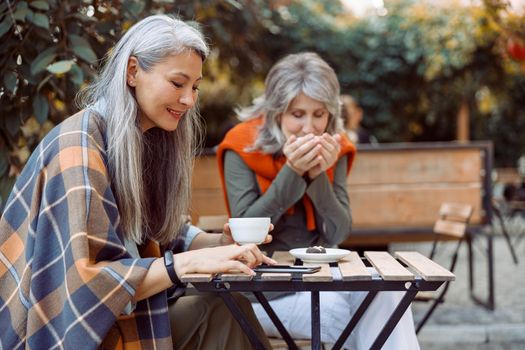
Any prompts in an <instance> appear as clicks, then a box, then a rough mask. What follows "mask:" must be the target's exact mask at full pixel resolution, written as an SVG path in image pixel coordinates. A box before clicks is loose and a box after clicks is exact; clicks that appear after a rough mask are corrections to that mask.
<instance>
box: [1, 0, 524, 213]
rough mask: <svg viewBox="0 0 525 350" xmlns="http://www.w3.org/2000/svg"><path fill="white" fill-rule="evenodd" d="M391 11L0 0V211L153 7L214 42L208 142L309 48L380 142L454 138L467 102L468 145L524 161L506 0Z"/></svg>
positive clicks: (206, 113) (328, 1) (205, 88)
mask: <svg viewBox="0 0 525 350" xmlns="http://www.w3.org/2000/svg"><path fill="white" fill-rule="evenodd" d="M385 3H386V4H387V8H386V9H387V14H386V15H385V16H369V17H365V18H355V17H353V16H352V15H350V14H347V13H345V11H344V10H343V8H342V5H341V3H340V2H339V0H324V1H319V0H301V1H300V0H275V1H262V0H229V1H220V0H199V1H190V0H180V1H176V2H169V1H164V0H156V1H154V0H148V1H138V0H125V1H116V2H107V1H105V2H97V1H92V0H71V1H57V0H28V1H3V2H0V40H1V41H0V74H1V76H2V79H0V115H1V118H0V135H1V137H0V207H1V203H3V201H4V200H5V199H6V196H7V194H8V193H9V189H10V188H11V186H12V183H13V181H14V179H15V177H16V175H17V174H18V173H19V171H20V170H21V168H22V167H23V165H24V163H25V162H26V160H27V158H28V156H29V154H30V153H31V151H32V150H33V149H34V147H35V146H36V144H37V143H38V142H39V141H40V140H41V138H42V137H43V136H44V135H45V133H46V132H47V131H49V130H50V129H51V128H52V127H53V126H54V125H55V124H57V123H58V122H60V121H61V120H63V119H64V118H65V117H67V116H69V115H71V114H73V113H74V112H75V111H76V107H75V105H74V96H75V94H76V93H77V92H78V90H79V89H80V88H81V87H82V86H84V85H85V84H86V83H87V82H89V81H91V80H92V79H93V77H94V74H95V72H96V69H97V68H98V65H99V62H100V61H101V60H102V58H103V56H104V54H105V53H106V52H107V51H108V50H109V49H110V48H111V47H112V46H113V45H114V43H115V42H116V40H117V39H118V38H120V37H121V35H122V33H123V32H125V31H126V30H127V29H128V28H129V27H130V26H131V25H132V24H133V23H135V22H136V21H137V20H139V19H141V18H143V17H145V16H147V15H149V14H152V13H173V14H177V15H179V16H180V17H182V18H183V19H185V20H195V21H197V22H199V23H200V24H201V25H202V29H203V31H204V33H205V35H206V37H207V38H208V39H209V41H210V43H211V46H212V49H213V51H212V55H211V57H210V59H209V60H208V62H207V64H206V66H205V77H206V79H205V81H204V82H203V84H202V85H201V86H202V90H201V101H200V107H201V112H202V115H203V117H204V119H205V121H206V124H207V129H208V138H207V146H213V145H215V144H216V143H217V142H219V141H220V139H221V137H222V134H223V131H224V129H225V128H226V127H227V126H228V125H229V124H231V123H233V122H234V120H235V118H234V114H235V113H234V107H235V106H238V105H245V104H247V103H249V102H250V100H251V99H252V98H253V97H255V96H257V95H258V94H260V93H261V91H262V88H263V81H264V77H265V74H266V73H267V71H268V70H269V68H270V67H271V65H272V64H273V63H274V62H275V61H276V60H277V59H279V58H280V57H282V56H284V55H285V54H288V53H293V52H299V51H305V50H310V51H315V52H318V53H319V54H320V55H321V56H322V57H323V58H325V59H326V60H327V61H328V62H329V63H330V64H331V65H332V66H333V67H334V69H335V70H336V72H337V73H338V75H339V79H340V82H341V86H342V90H343V92H344V93H350V94H352V95H355V96H356V97H357V99H358V100H359V101H360V103H361V104H362V106H363V107H364V109H365V119H364V125H365V127H367V128H368V129H370V130H371V131H372V133H373V134H375V136H376V137H378V139H379V140H380V141H381V142H390V141H432V140H436V141H437V140H453V139H454V138H455V128H456V125H455V122H456V115H457V112H458V109H459V106H460V104H461V103H467V104H468V106H469V108H470V112H471V135H472V138H474V139H492V140H493V141H494V142H495V145H496V162H497V165H506V166H513V165H514V162H515V159H517V157H518V156H519V155H520V154H522V153H525V141H523V140H524V138H523V137H522V135H523V134H524V131H525V110H524V109H523V108H522V107H521V106H523V102H524V101H525V67H524V65H523V64H521V65H520V63H519V62H515V61H512V60H510V59H509V58H508V55H507V54H506V53H505V45H502V43H503V42H505V41H506V40H507V38H508V36H509V35H512V36H513V37H515V36H520V35H521V36H522V37H523V35H525V29H524V27H523V23H525V21H524V20H523V18H519V17H517V16H515V15H509V14H508V13H507V14H505V15H502V13H503V12H505V11H506V5H505V1H499V0H485V1H484V6H483V7H462V6H459V5H450V6H440V5H439V4H437V3H438V2H432V3H433V4H437V5H431V4H429V3H427V2H420V1H414V0H391V1H388V2H385Z"/></svg>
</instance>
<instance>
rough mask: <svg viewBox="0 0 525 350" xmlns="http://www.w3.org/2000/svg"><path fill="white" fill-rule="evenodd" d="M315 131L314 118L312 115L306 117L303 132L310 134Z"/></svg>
mask: <svg viewBox="0 0 525 350" xmlns="http://www.w3.org/2000/svg"><path fill="white" fill-rule="evenodd" d="M314 131H315V130H314V119H313V118H312V117H306V120H305V121H304V124H303V133H305V134H310V133H313V132H314Z"/></svg>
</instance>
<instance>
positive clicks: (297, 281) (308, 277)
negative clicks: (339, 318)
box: [181, 252, 455, 350]
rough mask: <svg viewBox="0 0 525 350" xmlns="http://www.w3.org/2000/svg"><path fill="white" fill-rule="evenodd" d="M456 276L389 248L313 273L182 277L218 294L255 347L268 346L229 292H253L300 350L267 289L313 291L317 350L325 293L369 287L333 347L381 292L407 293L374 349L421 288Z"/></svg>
mask: <svg viewBox="0 0 525 350" xmlns="http://www.w3.org/2000/svg"><path fill="white" fill-rule="evenodd" d="M272 257H273V258H274V259H275V260H277V262H279V263H280V264H293V263H294V262H295V261H294V259H293V257H292V256H291V255H289V254H288V252H276V253H275V254H274V255H273V256H272ZM298 264H300V262H298ZM369 267H374V268H375V269H376V270H377V272H378V274H379V275H376V274H372V273H371V272H370V270H369ZM454 279H455V276H454V274H453V273H451V272H450V271H448V270H447V269H445V268H443V267H442V266H440V265H439V264H437V263H435V262H433V261H432V260H430V259H428V258H426V257H425V256H423V255H422V254H420V253H418V252H396V253H395V254H394V256H392V255H390V254H389V253H388V252H365V258H360V257H359V256H358V255H357V253H355V252H352V253H351V254H350V255H349V256H347V257H346V258H344V259H342V260H340V261H339V262H337V263H331V264H330V265H328V264H326V265H322V268H321V270H320V271H318V272H316V273H313V274H289V273H263V274H257V276H255V277H252V276H247V275H245V274H242V273H235V272H232V273H228V274H222V275H221V274H219V275H211V274H186V275H183V276H182V277H181V280H182V281H183V282H191V283H192V284H193V285H194V286H195V288H196V289H197V290H199V291H201V292H216V293H218V294H219V296H220V297H221V298H222V299H223V300H224V302H225V303H226V305H227V306H228V308H229V309H230V311H231V312H232V314H233V315H234V316H235V318H236V319H237V321H238V322H239V324H240V325H241V327H242V328H243V330H244V332H245V333H246V334H247V335H248V337H249V339H250V341H251V343H252V345H253V346H254V348H255V349H264V347H263V345H262V343H261V342H260V340H259V339H258V338H257V335H256V334H255V332H254V331H253V329H252V328H251V326H250V324H249V322H248V321H247V319H246V317H245V315H244V314H243V313H242V312H241V310H240V308H239V307H238V305H237V304H236V302H235V300H234V299H233V297H232V296H231V294H230V293H231V292H252V293H253V294H254V295H255V296H256V297H257V300H259V302H260V303H261V305H262V306H263V307H264V309H265V310H266V312H267V313H268V316H269V317H270V318H271V319H272V321H273V323H274V325H275V326H276V328H277V329H278V330H279V332H280V333H281V335H282V337H283V339H284V340H285V341H286V343H287V344H288V347H289V348H290V349H298V347H297V345H296V344H295V342H294V340H293V339H292V337H291V336H290V335H289V333H288V331H287V330H286V328H285V327H284V326H283V324H282V323H281V321H280V320H279V318H278V317H277V315H276V314H275V312H274V311H273V309H272V308H271V306H270V304H269V302H268V300H267V299H266V297H265V296H264V294H263V292H271V291H290V292H299V291H309V292H310V293H311V303H312V305H311V306H312V307H311V310H312V311H311V312H312V349H314V350H315V349H321V336H320V335H321V334H320V304H319V293H320V292H324V291H366V292H368V294H367V296H366V297H365V299H364V300H363V302H362V303H361V305H360V306H359V307H358V309H357V310H356V312H355V313H354V315H352V319H351V320H350V321H349V323H348V325H347V326H346V328H345V329H344V330H343V332H342V333H341V336H340V337H339V339H338V340H337V342H336V343H335V344H334V346H333V348H332V349H341V348H342V346H343V344H344V342H345V340H346V339H347V338H348V336H349V335H350V333H351V332H352V331H353V329H354V328H355V326H356V325H357V323H358V322H359V320H360V319H361V317H362V316H363V314H364V313H365V312H366V310H367V309H368V307H369V306H370V304H371V303H372V301H373V299H374V298H375V296H376V295H377V293H378V292H381V291H403V292H405V295H404V297H403V298H402V299H401V301H400V302H399V304H398V305H397V307H396V308H395V310H394V312H393V313H392V315H390V317H389V318H388V319H387V320H386V323H385V325H384V327H383V329H382V330H381V331H380V333H379V334H378V335H377V337H376V339H375V341H374V343H373V344H372V346H371V349H380V348H381V347H382V346H383V344H384V343H385V341H386V340H387V339H388V337H389V336H390V334H391V333H392V330H393V329H394V328H395V326H396V324H397V323H398V322H399V320H400V319H401V317H402V316H403V314H404V312H405V311H406V309H407V308H408V307H409V305H410V303H411V302H412V300H413V299H414V297H415V296H416V294H417V293H418V292H419V291H434V290H436V289H438V288H439V287H440V286H441V285H442V284H443V283H444V282H446V281H452V280H454Z"/></svg>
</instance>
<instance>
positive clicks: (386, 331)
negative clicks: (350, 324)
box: [370, 284, 419, 350]
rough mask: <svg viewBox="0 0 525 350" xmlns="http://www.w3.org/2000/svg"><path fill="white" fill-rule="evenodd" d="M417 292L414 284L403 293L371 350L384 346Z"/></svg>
mask: <svg viewBox="0 0 525 350" xmlns="http://www.w3.org/2000/svg"><path fill="white" fill-rule="evenodd" d="M418 290H419V289H418V288H417V287H415V286H414V284H412V286H411V287H410V289H409V290H408V291H407V292H406V293H405V295H404V296H403V298H402V299H401V301H400V302H399V304H398V305H397V307H396V309H395V310H394V312H393V313H392V315H390V318H389V319H388V321H387V323H386V324H385V325H384V327H383V329H382V330H381V332H380V333H379V335H378V336H377V338H376V340H375V341H374V343H373V344H372V346H371V347H370V349H371V350H375V349H377V350H379V349H381V347H382V346H383V345H384V344H385V342H386V340H387V339H388V337H389V336H390V334H391V333H392V331H393V330H394V328H395V327H396V325H397V323H398V322H399V320H400V319H401V317H403V314H404V313H405V311H406V310H407V309H408V307H409V306H410V303H411V302H412V300H414V298H415V297H416V294H417V292H418Z"/></svg>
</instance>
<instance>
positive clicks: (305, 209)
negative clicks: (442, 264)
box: [217, 52, 419, 350]
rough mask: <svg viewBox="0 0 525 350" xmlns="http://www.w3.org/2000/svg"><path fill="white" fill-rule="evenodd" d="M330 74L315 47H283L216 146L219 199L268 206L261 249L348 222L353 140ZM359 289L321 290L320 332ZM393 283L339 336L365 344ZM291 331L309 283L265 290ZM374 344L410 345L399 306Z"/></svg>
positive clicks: (339, 233) (296, 244) (323, 237)
mask: <svg viewBox="0 0 525 350" xmlns="http://www.w3.org/2000/svg"><path fill="white" fill-rule="evenodd" d="M339 90H340V88H339V82H338V80H337V76H336V74H335V72H334V70H333V69H332V68H331V67H330V66H329V65H328V64H327V63H326V62H325V61H324V60H323V59H322V58H321V57H319V55H317V54H315V53H309V52H306V53H299V54H292V55H288V56H286V57H284V58H282V59H281V60H280V61H278V62H277V63H276V64H275V65H274V66H273V67H272V68H271V69H270V71H269V73H268V75H267V76H266V81H265V91H264V94H263V95H262V96H260V97H258V98H257V99H255V101H254V103H253V104H252V105H251V106H248V107H246V108H243V109H241V110H239V111H238V115H239V118H240V119H241V120H242V121H243V122H242V123H240V124H238V125H237V126H235V127H234V128H233V129H231V130H230V131H229V132H228V133H227V134H226V136H225V138H224V140H223V141H222V142H221V144H220V145H219V147H218V154H217V158H218V162H219V168H220V174H221V177H222V183H223V188H224V191H225V195H226V199H227V207H228V209H229V211H230V215H231V216H232V217H245V216H246V217H250V216H268V217H271V219H272V223H273V224H274V225H275V229H274V230H273V231H272V236H273V241H272V242H271V243H269V244H266V245H263V246H262V249H264V250H266V251H269V252H271V251H275V250H288V249H291V248H302V247H310V246H314V245H323V246H333V245H337V244H339V243H341V242H342V241H343V240H344V239H345V238H346V237H347V236H348V235H349V234H350V231H351V224H352V217H351V212H350V204H349V198H348V193H347V190H346V177H347V174H348V173H349V171H350V168H351V166H352V162H353V160H354V156H355V152H356V150H355V147H354V145H353V144H352V143H351V142H350V141H349V140H348V138H347V137H346V136H345V135H344V133H343V128H342V126H343V124H342V120H341V103H340V99H339V93H340V91H339ZM364 297H365V293H364V292H325V293H321V294H320V298H321V340H322V341H323V342H325V343H335V342H336V340H337V339H338V337H339V335H340V334H341V333H342V331H343V328H344V326H345V325H346V324H347V323H348V321H349V320H350V317H351V315H352V314H353V313H355V311H356V310H357V308H358V307H359V305H360V303H361V301H362V300H363V299H364ZM401 298H402V293H396V292H381V293H379V294H378V295H377V297H376V298H375V299H374V301H373V302H372V304H371V306H370V308H369V309H368V311H367V312H366V314H365V315H364V316H363V319H362V320H361V321H360V322H359V323H358V324H357V327H356V329H355V330H354V332H352V334H351V336H350V337H349V338H348V340H347V341H346V343H345V345H344V347H345V348H348V349H369V348H370V346H371V345H372V343H373V341H374V340H375V338H376V336H377V335H378V334H379V332H380V330H381V329H382V327H383V326H384V324H385V323H386V321H387V320H388V317H389V316H390V315H391V314H392V312H393V311H394V309H395V307H396V306H397V305H398V302H399V300H400V299H401ZM269 299H270V305H271V306H272V308H273V309H274V310H275V312H276V313H277V315H278V316H279V318H280V319H281V320H282V321H283V324H284V325H285V327H286V328H287V330H288V331H289V332H290V334H291V336H292V337H295V338H299V339H304V338H310V336H311V333H310V331H311V327H310V317H311V313H310V293H308V292H301V293H295V294H292V293H284V294H283V293H280V294H274V295H271V296H269ZM252 301H253V302H254V303H253V304H252V305H253V307H254V310H255V313H256V315H257V318H258V319H259V321H261V324H262V325H263V328H264V330H265V331H266V333H267V334H268V335H271V336H279V332H278V331H277V329H276V328H275V327H274V326H273V324H272V322H271V320H270V318H269V317H268V315H267V314H266V312H265V311H264V309H263V307H262V306H261V304H259V303H257V302H256V300H253V299H252ZM383 349H408V350H410V349H419V345H418V342H417V338H416V335H415V331H414V323H413V320H412V313H411V310H408V311H407V312H406V313H405V314H404V316H403V317H402V318H401V320H400V322H399V323H398V325H397V326H396V328H395V329H394V331H393V332H392V334H391V335H390V337H389V338H388V340H387V341H386V343H385V345H384V347H383Z"/></svg>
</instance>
